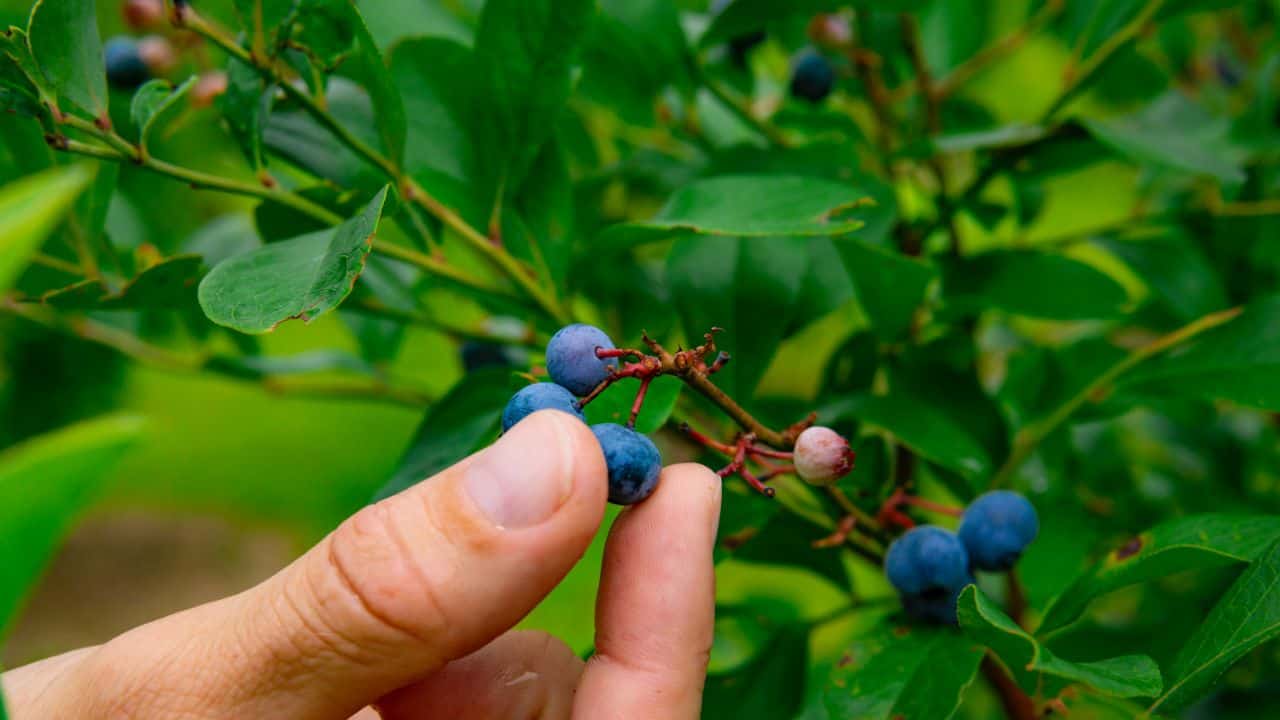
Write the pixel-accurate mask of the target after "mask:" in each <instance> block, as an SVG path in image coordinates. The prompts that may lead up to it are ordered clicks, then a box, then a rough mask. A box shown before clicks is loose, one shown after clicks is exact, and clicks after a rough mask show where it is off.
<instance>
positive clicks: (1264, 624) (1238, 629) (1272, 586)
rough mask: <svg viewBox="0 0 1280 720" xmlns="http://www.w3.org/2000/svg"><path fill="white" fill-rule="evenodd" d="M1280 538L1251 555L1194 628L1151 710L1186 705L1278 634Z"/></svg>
mask: <svg viewBox="0 0 1280 720" xmlns="http://www.w3.org/2000/svg"><path fill="white" fill-rule="evenodd" d="M1277 590H1280V542H1276V543H1273V544H1272V545H1271V547H1269V548H1267V550H1266V552H1264V553H1263V554H1262V555H1261V556H1259V557H1258V558H1257V559H1256V560H1254V561H1253V562H1252V563H1251V564H1250V565H1249V567H1248V568H1247V569H1245V571H1244V572H1243V573H1241V575H1240V577H1239V578H1238V579H1237V580H1236V581H1235V583H1234V584H1232V586H1231V589H1229V590H1227V593H1226V594H1225V595H1223V596H1222V599H1221V600H1219V601H1218V604H1217V605H1215V606H1214V608H1213V610H1212V611H1211V612H1210V613H1209V616H1208V617H1207V618H1205V620H1204V622H1203V623H1201V624H1200V626H1199V627H1197V628H1196V631H1195V633H1194V634H1193V635H1192V636H1191V638H1190V639H1189V640H1187V644H1186V645H1185V646H1183V648H1182V651H1181V652H1179V653H1178V657H1177V659H1175V660H1174V661H1173V666H1172V667H1171V668H1170V669H1169V678H1170V681H1171V682H1170V684H1169V689H1168V690H1167V691H1165V694H1164V695H1162V696H1160V699H1159V700H1157V701H1156V702H1155V703H1154V704H1153V705H1152V706H1151V710H1152V711H1156V710H1159V711H1161V712H1164V713H1166V714H1168V713H1172V712H1177V711H1178V710H1180V709H1182V708H1185V707H1186V706H1187V705H1189V704H1191V703H1192V702H1195V701H1196V700H1198V699H1199V698H1200V697H1201V696H1203V695H1204V694H1205V693H1206V692H1208V690H1209V688H1211V687H1212V686H1213V684H1214V683H1215V682H1217V680H1218V678H1219V677H1221V676H1222V674H1223V673H1224V672H1226V671H1227V669H1228V668H1230V667H1231V666H1232V665H1234V664H1235V663H1236V662H1237V661H1238V660H1240V658H1242V657H1244V655H1245V653H1248V652H1249V651H1250V650H1252V649H1254V648H1256V647H1257V646H1259V645H1261V644H1262V643H1265V642H1267V641H1269V640H1271V639H1273V638H1274V637H1276V635H1278V634H1280V592H1277Z"/></svg>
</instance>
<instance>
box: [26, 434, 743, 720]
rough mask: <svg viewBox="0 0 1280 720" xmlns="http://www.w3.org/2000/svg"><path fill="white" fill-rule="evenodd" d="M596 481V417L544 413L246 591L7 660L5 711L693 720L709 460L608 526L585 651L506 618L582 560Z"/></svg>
mask: <svg viewBox="0 0 1280 720" xmlns="http://www.w3.org/2000/svg"><path fill="white" fill-rule="evenodd" d="M606 493H607V488H606V481H605V466H604V459H603V457H602V455H601V452H600V448H599V445H598V444H597V443H596V440H595V438H594V437H593V436H592V434H591V431H590V430H589V429H588V428H587V426H586V425H584V424H583V423H582V422H580V421H578V420H577V419H574V418H572V417H570V416H568V415H565V414H562V413H557V412H551V411H544V412H540V413H537V414H535V415H533V416H531V417H529V418H527V419H526V420H525V421H523V422H521V423H520V424H519V425H517V426H516V427H514V428H513V429H512V430H511V431H510V432H508V433H507V434H506V435H504V436H503V437H502V438H501V439H499V440H498V442H497V443H495V444H494V445H493V446H491V447H489V448H487V449H485V450H483V451H481V452H479V453H477V454H475V455H473V456H471V457H469V458H467V459H466V460H463V461H462V462H461V463H459V464H457V465H455V466H453V467H451V468H449V469H447V470H445V471H444V472H442V473H440V474H439V475H437V476H435V477H433V478H431V479H429V480H427V481H425V482H422V483H419V484H418V485H416V486H415V487H413V488H411V489H409V490H407V491H405V492H403V493H401V494H399V495H397V496H395V497H392V498H389V499H387V500H384V501H382V502H380V503H377V504H376V505H372V506H370V507H367V508H365V509H363V510H361V511H360V512H358V513H357V514H356V515H354V516H353V517H351V518H350V519H349V520H347V521H346V522H345V523H343V524H342V526H341V527H339V528H338V529H337V530H336V531H334V532H333V533H332V534H331V535H329V536H328V537H327V538H325V539H324V540H323V541H321V543H320V544H319V545H317V546H316V547H315V548H313V549H312V550H311V551H309V552H308V553H306V554H305V555H303V556H302V557H301V558H299V559H298V560H297V561H295V562H294V563H292V564H291V565H289V566H288V567H286V568H285V569H284V570H282V571H281V572H279V573H278V574H276V575H275V576H274V577H272V578H270V579H268V580H267V581H265V582H263V583H262V584H260V585H258V586H257V587H254V588H252V589H250V590H247V591H245V592H243V593H241V594H239V595H235V596H233V597H230V598H226V599H224V600H219V601H216V602H213V603H209V604H207V605H203V606H201V607H197V608H194V609H191V610H187V611H185V612H181V613H178V614H176V615H172V616H170V617H167V618H163V619H161V620H157V621H155V622H153V623H150V624H148V625H144V626H142V627H140V628H137V629H134V630H132V631H130V632H128V633H125V634H124V635H121V636H119V637H117V638H115V639H114V640H112V641H110V642H108V643H106V644H104V645H101V646H98V647H94V648H86V649H82V650H78V651H75V652H71V653H67V654H65V655H61V656H58V657H55V658H51V659H48V660H45V661H42V662H39V663H36V664H33V665H29V666H26V667H23V668H19V669H16V670H13V671H10V672H9V673H6V674H5V676H4V689H5V693H6V695H7V698H8V702H9V708H10V714H11V716H12V717H13V718H14V720H28V719H31V720H35V719H39V720H51V719H63V718H66V719H71V718H77V719H79V718H86V719H87V718H93V719H98V718H103V719H115V718H121V719H123V718H129V720H151V719H153V718H154V719H158V718H166V719H168V718H201V719H202V720H221V719H222V718H228V719H229V718H288V719H298V720H313V719H314V720H344V719H345V718H348V717H351V716H352V715H353V714H355V713H359V714H358V715H356V718H358V719H359V720H373V719H375V718H378V717H379V716H380V717H381V718H383V720H429V719H434V718H450V719H454V718H459V719H467V718H504V719H505V718H514V719H517V720H518V719H519V718H569V717H572V718H592V719H596V718H677V719H678V718H695V717H697V716H698V713H699V709H700V705H701V694H702V684H703V678H704V675H705V672H706V665H707V658H708V653H709V651H710V647H711V639H712V621H713V615H714V579H713V573H712V560H711V554H712V547H713V544H714V538H715V533H716V525H717V519H718V516H719V508H720V480H719V478H718V477H716V475H715V474H714V473H712V472H711V471H710V470H708V469H706V468H704V467H702V466H700V465H677V466H672V467H669V468H667V469H666V470H664V471H663V478H662V481H661V483H660V484H659V487H658V490H657V492H656V493H654V495H653V496H652V497H651V498H649V499H648V500H647V501H645V502H644V503H642V504H640V505H636V506H633V507H631V508H628V509H627V510H626V511H624V512H623V514H622V515H621V516H620V517H619V518H618V520H617V522H616V523H615V524H614V526H613V529H612V532H611V533H610V537H609V541H608V544H607V547H606V550H605V559H604V567H603V574H602V577H601V584H600V592H599V597H598V600H597V607H596V652H595V655H594V656H593V657H592V658H591V660H590V661H588V662H586V663H583V661H582V660H580V659H579V658H578V657H576V656H575V655H574V654H573V652H572V651H570V650H569V648H568V647H567V646H565V645H564V644H563V643H562V642H560V641H559V640H557V639H555V638H552V637H550V636H548V635H546V634H543V633H539V632H519V631H511V627H512V626H513V625H515V624H516V623H517V622H518V621H519V620H520V619H521V618H522V617H524V616H525V615H526V614H527V613H528V612H529V611H530V610H531V609H533V607H534V606H535V605H536V604H537V603H538V601H540V600H541V599H542V598H543V597H544V596H545V595H546V594H547V593H548V592H550V591H551V589H552V588H554V587H555V585H556V584H557V583H558V582H560V580H561V579H562V578H563V577H564V575H565V573H567V572H568V571H569V569H570V568H571V567H572V566H573V565H574V563H576V562H577V560H578V559H579V558H580V557H581V556H582V553H583V552H584V551H585V550H586V548H587V545H588V544H589V543H590V542H591V538H592V536H593V535H594V534H595V532H596V530H597V528H598V526H599V524H600V521H601V518H602V516H603V512H604V507H605V496H606Z"/></svg>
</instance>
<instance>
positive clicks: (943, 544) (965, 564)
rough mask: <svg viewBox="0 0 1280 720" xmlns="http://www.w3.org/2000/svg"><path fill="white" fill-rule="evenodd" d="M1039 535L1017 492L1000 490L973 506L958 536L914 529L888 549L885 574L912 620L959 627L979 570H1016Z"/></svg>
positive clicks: (1032, 511)
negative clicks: (961, 602)
mask: <svg viewBox="0 0 1280 720" xmlns="http://www.w3.org/2000/svg"><path fill="white" fill-rule="evenodd" d="M1039 530H1040V522H1039V520H1038V519H1037V517H1036V510H1035V508H1034V507H1032V505H1031V503H1030V502H1029V501H1028V500H1027V499H1026V498H1024V497H1023V496H1021V495H1019V494H1018V493H1015V492H1010V491H1008V490H996V491H994V492H989V493H987V494H985V495H983V496H981V497H979V498H978V499H976V500H974V501H973V502H972V503H970V504H969V507H968V508H966V509H965V511H964V515H963V516H962V517H961V519H960V529H959V531H958V532H955V533H953V532H951V531H950V530H945V529H943V528H940V527H937V526H934V525H924V526H921V527H917V528H912V529H911V530H908V531H907V532H906V533H904V534H903V535H902V537H900V538H898V539H897V540H896V541H894V543H893V544H892V545H890V546H889V553H888V555H887V556H886V557H885V573H886V574H887V575H888V576H889V582H890V583H891V584H892V585H893V587H894V589H896V590H897V591H898V594H899V596H900V597H901V598H902V606H903V608H905V609H906V611H907V613H908V614H910V615H912V616H913V617H916V618H920V619H921V620H927V621H931V622H936V623H943V624H952V625H954V624H955V623H956V598H958V597H959V595H960V591H961V590H963V589H964V588H965V586H966V585H970V584H972V583H973V573H974V571H977V570H984V571H988V572H1002V571H1005V570H1010V569H1012V568H1013V566H1014V564H1015V563H1017V562H1018V558H1019V557H1021V556H1022V552H1023V551H1024V550H1026V548H1027V546H1028V545H1030V544H1031V541H1032V540H1034V539H1035V537H1036V534H1037V533H1038V532H1039Z"/></svg>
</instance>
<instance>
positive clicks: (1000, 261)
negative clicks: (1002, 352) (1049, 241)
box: [943, 250, 1129, 320]
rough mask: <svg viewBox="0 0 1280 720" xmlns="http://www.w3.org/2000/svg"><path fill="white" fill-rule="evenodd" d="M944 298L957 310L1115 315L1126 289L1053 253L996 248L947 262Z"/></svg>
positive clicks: (1033, 314)
mask: <svg viewBox="0 0 1280 720" xmlns="http://www.w3.org/2000/svg"><path fill="white" fill-rule="evenodd" d="M943 297H944V298H945V299H946V302H947V305H948V306H950V307H952V308H953V309H955V310H957V311H973V310H983V309H993V310H1003V311H1005V312H1008V313H1013V314H1015V315H1026V316H1029V317H1036V318H1045V319H1049V320H1089V319H1094V318H1109V317H1115V316H1117V315H1119V314H1121V313H1122V312H1123V311H1124V306H1125V304H1126V303H1127V302H1128V299H1129V298H1128V294H1127V293H1125V290H1124V288H1123V287H1122V286H1121V285H1120V284H1119V283H1117V282H1116V281H1115V280H1112V279H1111V278H1110V277H1109V276H1108V275H1106V274H1105V273H1103V272H1102V271H1100V270H1096V269H1094V268H1093V267H1092V266H1090V265H1086V264H1085V263H1082V262H1080V261H1078V260H1073V259H1071V258H1069V257H1066V256H1064V255H1057V254H1054V253H1046V252H1038V251H1028V250H1000V251H996V252H989V253H983V254H981V255H975V256H972V257H966V258H963V259H961V260H959V261H956V262H953V263H949V264H947V265H946V266H945V267H944V272H943Z"/></svg>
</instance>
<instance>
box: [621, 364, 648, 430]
mask: <svg viewBox="0 0 1280 720" xmlns="http://www.w3.org/2000/svg"><path fill="white" fill-rule="evenodd" d="M651 382H653V376H652V375H650V376H648V377H642V378H640V389H639V390H636V399H635V402H633V403H631V417H629V418H627V427H629V428H631V429H632V430H634V429H635V427H636V418H637V417H639V415H640V407H641V406H642V405H644V396H645V395H646V394H647V393H648V392H649V383H651Z"/></svg>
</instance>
